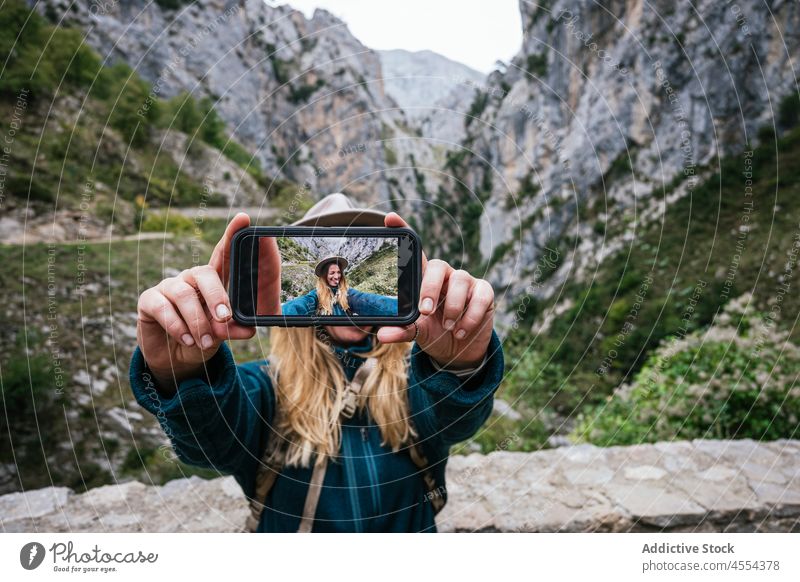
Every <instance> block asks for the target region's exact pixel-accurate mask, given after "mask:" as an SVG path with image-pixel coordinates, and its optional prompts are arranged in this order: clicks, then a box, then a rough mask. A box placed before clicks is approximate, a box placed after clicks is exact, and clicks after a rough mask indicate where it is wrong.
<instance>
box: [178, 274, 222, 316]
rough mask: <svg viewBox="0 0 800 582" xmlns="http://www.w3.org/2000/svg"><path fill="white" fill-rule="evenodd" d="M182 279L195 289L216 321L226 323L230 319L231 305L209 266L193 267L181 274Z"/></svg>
mask: <svg viewBox="0 0 800 582" xmlns="http://www.w3.org/2000/svg"><path fill="white" fill-rule="evenodd" d="M181 276H182V277H183V279H184V280H185V281H186V282H187V283H189V285H191V286H192V287H197V288H198V289H199V290H200V294H201V295H202V296H203V301H204V302H205V304H206V305H207V306H208V309H209V313H210V315H211V316H212V318H213V319H215V320H217V321H221V322H224V321H228V320H229V319H230V318H231V303H230V299H229V298H228V293H227V292H226V291H225V287H223V286H222V281H221V280H220V278H219V274H217V272H216V271H215V270H214V269H212V268H211V265H203V266H200V267H194V268H192V269H189V270H188V271H184V272H183V273H181Z"/></svg>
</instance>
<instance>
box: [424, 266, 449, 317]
mask: <svg viewBox="0 0 800 582" xmlns="http://www.w3.org/2000/svg"><path fill="white" fill-rule="evenodd" d="M452 271H453V267H451V266H450V265H448V264H447V263H445V262H444V261H441V260H439V259H433V260H432V261H429V262H428V268H427V269H425V274H424V275H423V276H422V285H421V286H420V290H419V298H420V300H419V310H420V313H423V314H425V315H430V314H432V313H433V312H434V311H436V306H437V305H438V303H439V297H440V295H441V294H442V286H443V285H444V283H445V280H446V279H447V278H448V277H449V275H450V273H451V272H452Z"/></svg>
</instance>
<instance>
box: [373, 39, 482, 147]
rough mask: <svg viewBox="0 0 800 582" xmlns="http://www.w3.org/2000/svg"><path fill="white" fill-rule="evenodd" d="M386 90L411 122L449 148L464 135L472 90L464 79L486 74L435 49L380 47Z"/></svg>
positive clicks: (431, 138) (480, 79)
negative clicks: (412, 50) (419, 49)
mask: <svg viewBox="0 0 800 582" xmlns="http://www.w3.org/2000/svg"><path fill="white" fill-rule="evenodd" d="M378 55H379V56H380V59H381V67H382V69H383V76H384V79H383V84H384V87H385V88H386V92H387V93H388V94H389V95H390V96H391V97H392V98H393V99H394V100H395V101H396V102H397V104H398V105H399V106H400V107H401V108H402V109H403V111H405V113H406V116H407V117H408V119H409V120H410V123H411V124H412V125H413V126H414V127H417V128H419V129H420V130H421V131H422V135H423V136H425V137H426V138H430V140H431V141H432V142H434V143H440V144H442V147H444V148H445V149H449V148H451V147H453V146H454V145H456V144H457V143H459V142H460V141H461V140H462V139H463V137H464V118H463V114H464V113H465V112H466V111H467V110H468V109H469V105H470V103H471V100H472V92H471V91H469V90H468V89H466V88H465V86H464V85H465V83H467V82H470V81H471V82H473V83H482V82H483V81H484V79H485V77H486V75H484V74H483V73H480V72H478V71H476V70H474V69H472V68H470V67H468V66H466V65H463V64H461V63H457V62H455V61H451V60H450V59H448V58H447V57H444V56H442V55H440V54H437V53H435V52H432V51H416V52H411V51H406V50H400V49H397V50H387V51H378Z"/></svg>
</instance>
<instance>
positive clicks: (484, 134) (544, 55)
mask: <svg viewBox="0 0 800 582" xmlns="http://www.w3.org/2000/svg"><path fill="white" fill-rule="evenodd" d="M519 4H520V10H521V12H522V20H523V26H524V29H525V34H524V41H523V47H522V50H521V51H520V53H519V54H518V55H517V56H516V57H514V58H513V60H512V61H511V62H510V63H508V64H507V66H506V67H504V68H501V69H498V70H496V71H495V72H493V73H492V74H491V75H490V76H489V77H488V79H487V81H486V82H485V83H484V84H479V85H477V86H472V87H470V86H469V85H471V83H470V82H465V88H469V89H470V90H471V91H472V93H473V95H474V98H473V105H472V108H471V110H470V115H468V116H467V117H466V118H465V120H464V122H465V124H466V125H467V126H468V127H467V136H466V137H465V139H464V140H463V142H462V144H461V149H460V151H458V152H455V153H454V154H453V155H452V156H451V157H450V159H449V160H448V169H449V170H450V173H451V174H452V175H453V176H454V177H453V179H452V180H451V181H450V182H449V183H448V184H447V185H446V186H445V188H444V190H443V191H442V192H441V193H440V195H439V196H438V197H437V198H436V201H437V203H439V204H440V205H441V206H442V207H443V208H445V209H446V210H447V211H449V212H450V213H452V218H450V219H448V220H431V221H429V222H428V225H429V226H430V228H432V229H437V228H438V229H439V231H440V233H441V235H440V236H439V237H431V238H433V239H435V240H447V237H448V236H451V237H452V236H455V235H456V234H461V235H463V226H462V225H463V224H464V223H465V222H466V221H468V219H472V218H474V217H476V216H477V217H479V221H480V226H479V228H476V230H477V232H470V233H467V235H466V236H464V237H463V238H464V239H465V241H466V242H465V245H466V246H467V249H466V250H467V252H468V253H469V254H471V256H472V258H473V263H472V264H473V265H477V264H480V263H481V261H484V264H486V263H487V262H488V263H489V266H490V269H489V277H490V279H491V281H492V282H493V283H494V284H495V286H496V288H498V289H503V290H506V289H507V293H506V294H504V296H503V298H502V302H503V305H504V306H505V307H506V309H508V308H509V306H510V305H511V304H513V303H514V302H515V301H516V300H518V299H519V298H520V297H521V296H522V295H524V294H525V293H530V294H533V295H535V296H536V297H538V298H547V297H549V296H550V295H551V294H552V293H553V291H554V290H556V289H558V288H559V286H560V285H561V284H563V282H564V281H565V279H566V278H567V277H568V276H571V275H576V276H578V277H583V276H586V275H587V274H591V273H592V269H593V268H595V267H597V266H598V265H599V264H600V263H601V262H602V260H603V259H604V258H605V257H607V256H609V255H610V254H613V253H614V252H617V251H618V250H619V249H620V248H621V247H622V246H623V241H624V240H629V239H630V237H631V234H632V230H634V229H635V227H636V226H641V225H642V224H644V223H645V222H646V221H652V220H656V219H658V217H659V216H661V213H663V205H662V199H663V198H664V196H665V194H664V193H665V191H667V190H668V193H669V194H670V196H671V197H670V198H668V199H667V201H666V203H667V204H670V203H673V202H674V200H675V199H676V198H679V197H680V196H682V195H685V194H686V193H687V191H688V190H689V189H691V186H692V185H693V180H696V179H697V178H698V177H702V176H705V175H707V170H708V169H709V168H710V169H711V170H712V171H713V169H715V167H716V165H717V164H718V162H719V157H721V156H724V155H729V154H731V153H734V152H737V151H741V150H742V149H744V147H745V144H748V143H750V144H752V143H754V142H756V141H757V138H756V134H757V130H758V129H759V128H760V127H761V126H762V125H763V124H765V123H769V122H771V120H772V119H773V117H775V115H776V109H777V104H778V103H779V102H780V100H781V98H783V97H785V96H786V95H791V94H792V92H796V85H795V73H794V71H793V67H792V58H795V59H796V57H797V55H798V48H800V46H799V45H800V36H799V35H798V30H800V10H798V7H797V5H796V4H795V3H792V2H783V1H780V0H777V1H768V2H765V3H764V4H763V5H758V6H754V5H748V6H740V5H737V4H732V3H724V2H714V1H713V0H704V1H700V2H697V3H694V4H693V5H692V8H691V9H688V8H687V7H679V6H678V5H676V4H675V3H674V2H670V1H657V2H643V1H639V0H633V1H625V2H623V1H621V0H615V1H611V2H606V3H603V4H602V5H601V4H598V3H595V2H588V1H585V0H556V1H553V2H538V3H537V2H527V1H524V0H523V1H520V3H519ZM667 186H669V188H668V187H667ZM453 193H455V194H456V196H455V197H454V196H453ZM459 193H460V197H459ZM634 221H638V222H636V224H633V225H631V223H632V222H634ZM596 223H597V226H595V225H596ZM628 227H630V228H628ZM615 231H616V232H615ZM623 231H627V232H623ZM626 237H627V239H626ZM548 244H549V246H550V247H551V248H552V247H554V246H559V247H560V248H559V250H560V251H561V253H562V259H563V260H561V261H560V263H559V266H560V268H559V269H558V271H557V272H556V273H555V274H554V276H552V277H551V278H550V279H549V280H548V281H546V282H545V281H538V280H536V276H535V274H534V271H535V270H536V268H537V264H538V263H540V262H541V261H545V260H546V257H547V255H548V254H550V253H551V251H550V250H545V249H546V247H548ZM444 247H445V248H446V245H444ZM573 268H574V270H573Z"/></svg>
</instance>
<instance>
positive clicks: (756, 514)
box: [0, 440, 800, 532]
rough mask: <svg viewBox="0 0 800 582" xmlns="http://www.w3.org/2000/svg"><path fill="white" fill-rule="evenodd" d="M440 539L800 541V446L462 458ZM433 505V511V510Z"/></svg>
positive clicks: (220, 484) (126, 508)
mask: <svg viewBox="0 0 800 582" xmlns="http://www.w3.org/2000/svg"><path fill="white" fill-rule="evenodd" d="M447 480H448V494H449V500H448V503H447V505H446V507H445V508H444V510H443V511H442V513H440V514H439V516H438V518H437V527H438V529H439V531H443V532H453V531H498V532H552V531H562V532H585V531H706V532H707V531H729V532H731V531H733V532H743V531H784V532H786V531H800V441H797V440H780V441H775V442H771V443H766V442H762V443H757V442H754V441H752V440H740V441H713V440H705V441H700V440H695V441H680V442H669V443H656V444H653V445H639V446H632V447H610V448H607V449H603V448H598V447H595V446H592V445H579V446H571V447H562V448H559V449H556V450H552V451H541V452H537V453H511V452H507V451H497V452H494V453H491V454H489V455H475V454H474V455H469V456H455V457H453V458H451V460H450V462H449V464H448V470H447ZM423 502H424V501H423ZM247 511H248V510H247V505H246V503H245V501H244V498H243V495H242V492H241V490H240V489H239V486H238V484H237V483H236V481H235V480H234V479H233V477H222V478H217V479H213V480H203V479H200V478H199V477H192V478H189V479H180V480H175V481H170V482H169V483H167V484H166V485H164V486H161V487H153V486H148V485H145V484H143V483H140V482H136V481H131V482H128V483H123V484H119V485H110V486H105V487H99V488H96V489H93V490H91V491H89V492H88V493H85V494H82V495H76V494H74V493H73V492H72V491H71V490H70V489H67V488H65V487H50V488H45V489H39V490H35V491H29V492H27V493H12V494H9V495H4V496H2V497H0V528H1V529H2V530H3V531H5V532H32V531H75V532H90V531H116V532H128V531H145V532H176V531H188V532H233V531H237V530H238V529H239V528H240V527H241V525H242V524H243V523H244V520H245V517H246V515H247Z"/></svg>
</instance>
